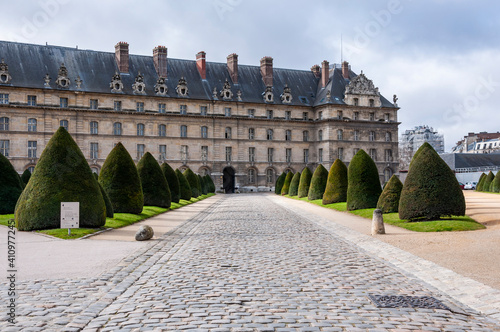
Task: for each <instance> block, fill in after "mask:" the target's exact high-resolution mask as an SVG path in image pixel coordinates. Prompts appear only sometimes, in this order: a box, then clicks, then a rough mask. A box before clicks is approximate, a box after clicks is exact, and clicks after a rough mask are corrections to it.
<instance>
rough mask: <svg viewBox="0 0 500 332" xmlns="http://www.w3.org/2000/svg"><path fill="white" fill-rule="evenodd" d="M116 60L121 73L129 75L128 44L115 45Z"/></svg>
mask: <svg viewBox="0 0 500 332" xmlns="http://www.w3.org/2000/svg"><path fill="white" fill-rule="evenodd" d="M115 60H116V64H117V65H118V70H119V71H120V73H128V43H126V42H119V43H118V44H116V45H115Z"/></svg>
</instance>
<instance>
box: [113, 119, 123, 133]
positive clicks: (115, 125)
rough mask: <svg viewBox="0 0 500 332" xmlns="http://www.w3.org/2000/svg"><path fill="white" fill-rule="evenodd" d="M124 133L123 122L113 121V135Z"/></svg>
mask: <svg viewBox="0 0 500 332" xmlns="http://www.w3.org/2000/svg"><path fill="white" fill-rule="evenodd" d="M121 134H122V124H121V123H120V122H115V123H113V135H121Z"/></svg>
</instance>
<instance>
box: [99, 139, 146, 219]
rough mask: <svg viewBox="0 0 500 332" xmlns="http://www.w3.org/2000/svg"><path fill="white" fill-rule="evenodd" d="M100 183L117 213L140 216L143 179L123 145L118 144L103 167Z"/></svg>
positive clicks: (142, 202)
mask: <svg viewBox="0 0 500 332" xmlns="http://www.w3.org/2000/svg"><path fill="white" fill-rule="evenodd" d="M99 183H100V184H101V186H102V188H103V189H104V190H105V191H106V193H107V194H108V197H109V200H110V201H111V204H112V205H113V210H114V212H115V213H133V214H139V213H141V212H142V207H143V206H144V195H143V192H142V185H141V179H140V178H139V173H138V172H137V167H136V166H135V163H134V161H133V160H132V157H130V154H129V153H128V151H127V149H125V147H124V146H123V144H122V143H118V144H116V146H115V147H114V148H113V150H111V152H110V153H109V155H108V157H107V158H106V160H105V161H104V165H102V168H101V172H100V173H99Z"/></svg>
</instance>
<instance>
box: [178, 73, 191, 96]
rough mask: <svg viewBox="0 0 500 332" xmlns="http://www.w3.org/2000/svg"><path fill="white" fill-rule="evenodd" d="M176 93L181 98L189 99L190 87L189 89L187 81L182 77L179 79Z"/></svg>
mask: <svg viewBox="0 0 500 332" xmlns="http://www.w3.org/2000/svg"><path fill="white" fill-rule="evenodd" d="M175 91H176V92H177V95H178V96H179V97H187V95H188V87H187V81H186V79H185V78H184V77H181V78H180V79H179V83H178V84H177V87H176V88H175Z"/></svg>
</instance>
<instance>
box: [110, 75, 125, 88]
mask: <svg viewBox="0 0 500 332" xmlns="http://www.w3.org/2000/svg"><path fill="white" fill-rule="evenodd" d="M109 87H110V88H111V92H122V90H123V83H122V78H121V76H120V74H118V73H116V72H115V74H114V75H113V77H112V79H111V83H110V84H109Z"/></svg>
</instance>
